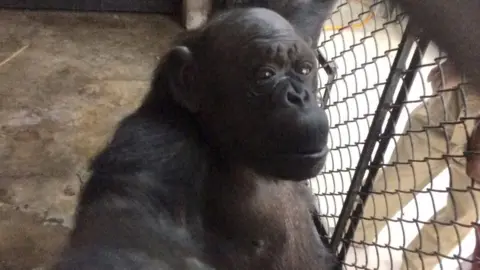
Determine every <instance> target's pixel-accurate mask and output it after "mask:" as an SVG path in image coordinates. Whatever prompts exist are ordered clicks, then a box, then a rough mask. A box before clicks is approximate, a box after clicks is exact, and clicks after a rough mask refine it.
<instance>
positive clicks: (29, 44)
mask: <svg viewBox="0 0 480 270" xmlns="http://www.w3.org/2000/svg"><path fill="white" fill-rule="evenodd" d="M179 31H181V28H180V26H179V25H178V24H177V23H175V22H174V21H172V20H170V19H169V18H167V17H163V16H160V15H144V14H142V15H132V14H85V13H81V14H76V13H63V12H22V11H6V10H0V164H1V165H0V269H3V270H8V269H15V270H17V269H18V270H23V269H37V268H38V269H41V267H42V266H45V265H47V264H48V263H49V262H50V261H51V260H52V259H53V258H54V256H55V253H56V251H57V249H58V248H59V247H60V246H61V244H62V242H63V240H64V238H65V236H66V234H67V232H68V227H69V226H71V220H72V215H73V213H74V207H75V201H76V195H77V193H78V191H79V188H80V185H81V183H82V181H84V180H85V177H86V170H85V168H86V165H87V162H88V160H89V158H91V157H92V155H94V154H95V153H96V152H97V151H98V150H99V149H100V147H101V146H102V144H103V143H104V142H105V140H106V139H108V138H109V135H110V134H111V132H112V131H113V128H114V125H115V124H116V123H117V122H118V120H119V119H120V118H122V117H123V116H124V115H125V114H127V113H128V112H130V111H131V110H132V109H133V108H134V107H135V106H136V105H137V104H138V102H139V101H140V99H141V98H142V96H143V94H144V93H145V91H146V90H147V87H148V81H149V79H150V76H151V72H152V69H153V67H154V64H155V63H156V61H157V60H158V58H159V56H161V55H162V54H163V53H164V52H165V51H166V49H167V48H168V45H169V42H170V40H171V38H172V37H173V36H174V35H175V34H176V33H178V32H179Z"/></svg>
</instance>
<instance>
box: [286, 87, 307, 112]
mask: <svg viewBox="0 0 480 270" xmlns="http://www.w3.org/2000/svg"><path fill="white" fill-rule="evenodd" d="M311 95H312V94H311V93H310V92H309V91H308V90H307V89H305V88H303V87H302V85H301V84H297V83H296V82H290V86H289V87H288V89H287V91H286V95H285V98H286V102H287V104H288V105H289V106H296V107H304V106H305V105H307V104H308V103H309V102H310V101H311V98H312V97H311Z"/></svg>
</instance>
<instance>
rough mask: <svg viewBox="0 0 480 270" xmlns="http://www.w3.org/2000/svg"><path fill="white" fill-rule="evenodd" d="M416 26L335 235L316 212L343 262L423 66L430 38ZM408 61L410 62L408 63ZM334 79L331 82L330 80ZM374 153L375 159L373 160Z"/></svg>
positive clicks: (401, 48) (402, 48) (405, 41)
mask: <svg viewBox="0 0 480 270" xmlns="http://www.w3.org/2000/svg"><path fill="white" fill-rule="evenodd" d="M413 27H414V26H413V25H412V23H410V22H409V23H408V24H407V27H406V30H405V32H404V34H403V36H402V39H401V41H400V43H399V45H398V50H397V53H396V56H395V59H394V62H393V64H392V68H391V70H390V73H389V76H388V78H387V81H386V83H385V85H384V89H383V91H382V95H381V97H380V100H379V104H378V106H377V109H376V111H375V115H374V118H373V121H372V124H371V126H370V129H369V132H368V135H367V139H366V140H365V142H364V146H363V149H362V151H361V154H360V158H359V161H358V164H357V166H356V169H355V172H354V175H353V178H352V179H351V184H350V188H349V190H348V193H347V197H346V199H345V202H344V204H343V207H342V211H341V214H340V216H339V218H338V221H337V223H336V226H335V230H334V233H333V236H332V237H331V238H330V237H329V236H328V235H327V231H326V229H325V228H324V227H323V224H322V222H321V221H320V218H319V216H315V218H314V220H315V225H316V227H317V231H318V232H319V234H320V236H321V239H322V240H323V242H324V244H325V245H326V246H327V247H328V248H330V249H331V250H332V251H333V252H335V253H336V255H337V259H338V261H339V262H343V261H344V260H345V256H346V253H347V251H348V248H349V247H350V243H351V240H352V238H353V234H354V232H355V229H356V228H357V225H358V222H359V220H360V217H361V216H362V213H363V205H364V204H365V202H366V200H367V198H368V195H369V194H370V190H371V187H372V183H373V180H374V179H375V176H376V174H377V172H378V169H380V164H381V162H382V160H383V156H384V154H385V151H386V150H387V146H388V143H389V138H390V137H391V136H392V135H393V133H394V130H395V126H396V124H397V121H398V118H399V116H400V114H401V112H402V108H403V106H402V104H403V103H404V102H405V101H406V99H407V96H408V94H409V92H410V89H411V86H412V83H413V81H414V79H415V75H416V74H417V72H418V70H419V69H420V68H421V65H420V64H421V61H422V58H423V53H424V52H425V50H426V48H427V46H428V45H429V43H430V40H427V39H425V38H417V37H416V36H415V35H414V34H413V33H414V31H413ZM415 45H416V46H415ZM412 50H414V55H413V57H412V59H411V60H410V61H408V58H409V54H410V53H411V52H412ZM408 62H410V63H409V65H408V67H407V64H408ZM405 73H406V75H405ZM403 75H405V78H404V79H403V80H402V79H401V78H402V76H403ZM330 83H331V82H330V81H329V82H328V83H327V84H330ZM399 85H400V90H399V93H398V95H397V98H396V100H395V102H393V98H394V94H395V90H396V89H397V88H398V86H399ZM330 89H331V87H327V86H326V87H325V91H324V94H323V96H326V97H327V100H328V96H329V95H330V93H329V91H330ZM324 99H325V98H324ZM327 100H324V101H325V102H324V104H327V102H326V101H327ZM392 104H393V105H392ZM327 107H328V105H327ZM389 108H393V109H392V110H391V111H390V115H389V117H387V112H388V111H389ZM385 121H387V124H386V127H385V130H384V131H383V133H382V126H383V125H384V123H385ZM377 141H378V142H379V145H378V148H377V151H375V152H374V148H375V144H376V143H377ZM372 156H373V161H372V162H370V160H372V159H371V158H372ZM365 175H366V178H365ZM364 178H365V181H364ZM362 183H363V184H362ZM349 221H350V223H349ZM339 267H340V268H341V267H342V265H341V264H340V265H339Z"/></svg>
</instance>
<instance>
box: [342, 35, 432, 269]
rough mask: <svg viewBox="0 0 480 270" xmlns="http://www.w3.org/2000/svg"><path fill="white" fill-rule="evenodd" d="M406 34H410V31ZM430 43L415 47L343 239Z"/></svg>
mask: <svg viewBox="0 0 480 270" xmlns="http://www.w3.org/2000/svg"><path fill="white" fill-rule="evenodd" d="M406 34H408V32H407V33H406ZM429 43H430V41H429V40H427V39H423V38H422V39H419V40H418V46H417V48H416V49H415V53H414V55H413V57H412V61H411V62H410V65H409V68H408V71H409V72H408V73H407V75H406V76H405V79H404V80H403V82H402V84H401V88H400V92H399V93H398V96H397V99H396V101H395V106H394V107H393V109H392V112H391V114H390V118H389V119H388V122H387V126H386V127H385V132H384V133H383V136H382V137H383V138H382V139H381V140H380V142H379V145H378V149H377V152H376V153H375V157H374V159H373V161H372V166H370V170H369V172H368V176H367V178H366V180H365V183H364V185H363V186H362V188H361V190H360V200H361V202H360V203H358V204H357V206H356V208H355V210H354V211H353V213H352V215H351V221H350V226H349V227H348V230H347V233H346V234H345V236H344V237H343V239H345V240H350V239H352V238H353V236H354V233H355V230H356V229H357V226H358V222H359V220H360V217H361V216H362V214H363V206H364V205H365V202H366V200H367V198H368V195H369V193H370V191H371V189H372V184H373V181H374V179H375V176H376V175H377V173H378V169H379V168H378V166H379V165H380V164H381V162H382V160H383V155H384V154H385V151H386V150H387V147H388V143H389V141H390V140H389V136H391V135H392V134H393V133H394V132H395V126H396V124H397V121H398V118H399V117H400V114H401V112H402V109H403V106H401V105H402V104H403V103H404V101H405V100H406V99H407V97H408V94H409V93H410V89H411V87H412V84H413V81H414V79H415V75H417V72H418V70H419V66H420V64H421V61H422V58H423V54H424V52H425V51H426V49H427V47H428V44H429ZM349 247H350V241H347V242H346V243H345V244H344V245H342V248H341V250H340V253H339V254H338V258H339V260H340V259H342V260H344V259H345V255H346V253H347V251H348V248H349Z"/></svg>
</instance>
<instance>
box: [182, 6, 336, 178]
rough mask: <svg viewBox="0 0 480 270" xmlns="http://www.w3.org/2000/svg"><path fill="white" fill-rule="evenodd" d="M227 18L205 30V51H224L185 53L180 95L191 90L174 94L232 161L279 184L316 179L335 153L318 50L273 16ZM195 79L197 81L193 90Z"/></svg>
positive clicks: (245, 14) (255, 13)
mask: <svg viewBox="0 0 480 270" xmlns="http://www.w3.org/2000/svg"><path fill="white" fill-rule="evenodd" d="M226 16H230V17H231V18H223V16H220V17H219V19H217V20H222V21H223V23H218V24H217V23H216V21H215V20H214V21H212V22H211V23H210V24H209V25H208V26H206V29H203V30H202V32H201V33H202V34H203V35H204V36H205V37H206V38H205V40H207V42H209V43H208V44H205V48H221V49H219V50H215V49H214V50H210V51H209V50H206V51H205V50H204V51H203V52H202V53H198V55H196V53H195V46H191V47H193V50H192V51H191V50H189V49H186V48H185V49H183V50H178V54H181V57H182V58H183V59H186V60H185V61H184V63H185V64H184V65H183V66H182V67H181V68H180V73H181V74H182V75H181V76H180V78H182V79H183V86H184V87H183V88H182V87H179V88H178V89H191V90H187V91H188V92H189V93H188V94H186V93H176V94H175V93H174V96H175V95H177V97H178V99H179V101H180V103H183V104H185V105H186V107H187V108H188V109H189V110H190V111H191V112H192V113H194V114H195V115H196V116H197V118H198V119H199V122H201V126H202V127H203V129H204V132H205V134H206V135H207V138H208V140H209V141H210V143H211V144H212V146H214V147H216V148H217V149H218V150H220V151H221V152H222V153H223V154H224V155H226V156H227V157H228V158H229V160H233V161H235V162H240V163H244V164H245V165H246V166H248V167H252V168H253V169H255V170H257V171H258V172H259V173H264V174H267V175H271V176H275V177H279V178H286V179H294V180H304V179H306V178H310V177H313V176H315V175H316V174H318V173H319V171H320V170H321V168H322V167H323V165H324V162H325V156H326V154H327V152H328V149H327V146H326V144H327V137H328V136H327V134H328V120H327V117H326V114H325V112H324V110H323V109H322V108H320V107H319V105H318V102H317V100H316V88H315V80H316V70H317V68H318V66H317V62H316V60H315V53H314V51H313V50H312V49H311V48H310V44H308V43H307V42H305V41H304V39H302V38H301V37H300V36H299V35H298V33H297V32H296V31H295V30H294V29H293V27H292V26H291V25H290V24H289V23H288V22H287V21H286V20H285V19H283V18H282V17H281V16H279V15H278V14H277V13H274V12H272V11H269V10H266V9H261V8H258V9H253V10H250V11H248V12H247V11H244V10H238V11H235V12H231V13H228V14H227V15H226ZM265 22H266V23H265ZM210 33H215V35H210ZM197 38H198V37H197ZM199 63H204V65H200V64H199ZM205 63H207V64H205ZM189 78H190V79H191V80H192V81H193V80H196V81H197V83H196V84H195V85H193V84H191V85H190V84H189V83H188V82H189V81H190V80H189ZM199 81H200V82H201V83H198V82H199ZM185 86H186V87H185ZM204 97H208V98H204Z"/></svg>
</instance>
